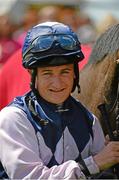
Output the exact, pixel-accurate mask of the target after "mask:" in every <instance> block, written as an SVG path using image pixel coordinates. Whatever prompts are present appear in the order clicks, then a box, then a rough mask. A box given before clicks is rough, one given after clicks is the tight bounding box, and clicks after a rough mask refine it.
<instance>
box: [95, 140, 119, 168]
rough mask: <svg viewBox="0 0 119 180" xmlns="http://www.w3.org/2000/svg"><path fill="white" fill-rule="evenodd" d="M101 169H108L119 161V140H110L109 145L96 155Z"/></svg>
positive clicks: (96, 160)
mask: <svg viewBox="0 0 119 180" xmlns="http://www.w3.org/2000/svg"><path fill="white" fill-rule="evenodd" d="M93 158H94V161H95V162H96V163H97V165H98V167H99V169H100V170H106V169H108V168H110V167H111V166H113V165H115V164H117V163H119V141H110V142H108V144H107V146H105V147H104V149H103V150H102V151H101V152H99V153H98V154H97V155H95V156H94V157H93Z"/></svg>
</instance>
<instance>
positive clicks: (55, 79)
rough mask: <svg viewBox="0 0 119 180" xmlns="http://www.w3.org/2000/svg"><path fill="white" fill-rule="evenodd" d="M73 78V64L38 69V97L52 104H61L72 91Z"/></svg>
mask: <svg viewBox="0 0 119 180" xmlns="http://www.w3.org/2000/svg"><path fill="white" fill-rule="evenodd" d="M74 77H75V75H74V65H73V64H66V65H60V66H49V67H41V68H38V70H37V80H36V84H37V89H38V91H39V94H40V96H41V97H42V98H44V99H45V100H46V101H48V102H50V103H53V104H60V103H63V102H64V101H65V100H66V99H67V98H68V96H69V95H70V93H71V91H72V87H73V81H74Z"/></svg>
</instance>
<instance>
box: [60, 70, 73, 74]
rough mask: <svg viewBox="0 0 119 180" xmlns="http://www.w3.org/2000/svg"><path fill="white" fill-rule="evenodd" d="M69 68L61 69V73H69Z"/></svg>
mask: <svg viewBox="0 0 119 180" xmlns="http://www.w3.org/2000/svg"><path fill="white" fill-rule="evenodd" d="M70 72H71V70H70V69H64V70H62V72H61V74H70Z"/></svg>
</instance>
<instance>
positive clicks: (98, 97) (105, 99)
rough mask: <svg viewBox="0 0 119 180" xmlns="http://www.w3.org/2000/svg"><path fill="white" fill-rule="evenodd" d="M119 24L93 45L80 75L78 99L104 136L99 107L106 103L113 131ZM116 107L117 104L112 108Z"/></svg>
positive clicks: (105, 131) (118, 57)
mask: <svg viewBox="0 0 119 180" xmlns="http://www.w3.org/2000/svg"><path fill="white" fill-rule="evenodd" d="M118 59H119V24H116V25H114V26H112V27H111V28H109V29H108V30H107V31H106V32H104V33H103V34H102V35H101V36H100V37H99V38H98V39H97V41H96V42H95V44H94V46H93V49H92V53H91V55H90V58H89V61H88V64H87V65H86V66H85V68H84V69H83V70H82V71H81V72H80V86H81V93H80V94H77V92H76V91H75V92H74V93H73V96H74V97H76V98H78V99H79V100H80V101H81V102H82V103H83V104H84V105H85V106H86V107H88V109H89V110H90V111H92V112H93V113H94V114H95V115H96V116H97V117H98V118H99V120H100V122H101V125H102V128H103V130H104V133H107V130H106V127H105V123H104V121H103V118H102V114H101V113H100V111H99V109H98V108H97V106H98V105H100V104H102V103H106V107H107V112H108V115H109V119H110V122H111V125H112V128H113V129H115V118H116V117H115V116H116V112H115V109H116V108H115V107H117V103H116V98H117V90H118V69H119V67H118V66H119V65H118ZM114 103H116V104H114Z"/></svg>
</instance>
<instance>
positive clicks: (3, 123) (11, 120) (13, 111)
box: [0, 106, 30, 129]
mask: <svg viewBox="0 0 119 180" xmlns="http://www.w3.org/2000/svg"><path fill="white" fill-rule="evenodd" d="M29 124H30V122H29V121H28V119H27V114H26V113H25V112H24V111H23V110H22V109H20V108H18V107H11V106H10V107H5V108H3V109H2V110H1V111H0V128H5V129H6V128H9V129H10V128H15V126H21V125H25V126H26V125H27V126H29Z"/></svg>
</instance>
